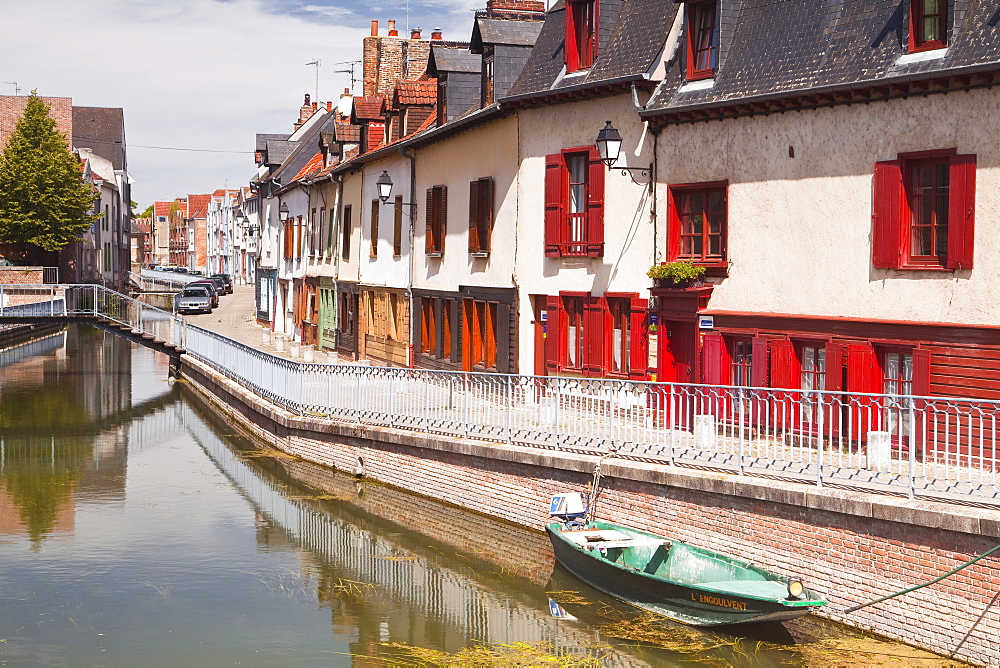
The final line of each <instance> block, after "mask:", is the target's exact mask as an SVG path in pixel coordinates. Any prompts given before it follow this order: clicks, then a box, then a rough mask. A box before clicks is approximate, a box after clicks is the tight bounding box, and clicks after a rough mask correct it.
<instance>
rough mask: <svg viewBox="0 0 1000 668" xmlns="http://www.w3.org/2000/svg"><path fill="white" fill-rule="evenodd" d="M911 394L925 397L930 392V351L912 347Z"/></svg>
mask: <svg viewBox="0 0 1000 668" xmlns="http://www.w3.org/2000/svg"><path fill="white" fill-rule="evenodd" d="M913 394H915V395H916V396H918V397H927V396H930V394H931V352H930V351H929V350H924V349H923V348H914V349H913Z"/></svg>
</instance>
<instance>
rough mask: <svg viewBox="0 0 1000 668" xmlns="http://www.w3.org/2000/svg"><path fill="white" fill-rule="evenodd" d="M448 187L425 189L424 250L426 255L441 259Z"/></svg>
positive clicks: (445, 230)
mask: <svg viewBox="0 0 1000 668" xmlns="http://www.w3.org/2000/svg"><path fill="white" fill-rule="evenodd" d="M447 214H448V187H447V186H434V187H433V188H428V189H427V212H426V216H427V233H426V236H425V238H424V248H425V252H426V253H427V255H430V256H432V257H441V254H442V253H444V238H445V234H446V233H447V229H448V226H447Z"/></svg>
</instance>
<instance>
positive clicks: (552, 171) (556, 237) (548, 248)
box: [545, 153, 566, 257]
mask: <svg viewBox="0 0 1000 668" xmlns="http://www.w3.org/2000/svg"><path fill="white" fill-rule="evenodd" d="M565 169H566V167H565V163H564V162H563V157H562V154H560V153H554V154H552V155H547V156H545V256H546V257H559V256H560V255H561V254H562V253H561V252H560V246H559V244H560V243H561V242H562V227H563V206H564V205H563V200H564V198H565V193H564V192H563V191H564V190H565V188H563V172H564V171H565Z"/></svg>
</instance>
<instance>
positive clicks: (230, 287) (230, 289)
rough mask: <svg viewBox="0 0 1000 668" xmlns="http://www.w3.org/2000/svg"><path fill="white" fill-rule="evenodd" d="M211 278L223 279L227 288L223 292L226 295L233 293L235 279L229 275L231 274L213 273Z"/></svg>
mask: <svg viewBox="0 0 1000 668" xmlns="http://www.w3.org/2000/svg"><path fill="white" fill-rule="evenodd" d="M209 278H218V279H221V280H222V282H223V283H225V290H224V292H223V294H226V295H231V294H233V279H232V278H231V277H230V276H229V274H212V275H211V276H209Z"/></svg>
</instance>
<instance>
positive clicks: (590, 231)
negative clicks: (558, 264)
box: [544, 146, 607, 257]
mask: <svg viewBox="0 0 1000 668" xmlns="http://www.w3.org/2000/svg"><path fill="white" fill-rule="evenodd" d="M576 156H581V157H582V156H586V161H587V162H586V169H585V173H586V182H585V183H584V184H583V185H584V197H583V201H584V217H583V218H582V221H583V226H582V235H581V236H582V237H583V238H582V239H579V240H575V239H573V238H572V233H571V229H572V227H573V223H572V221H571V219H570V216H571V215H580V214H578V213H577V214H571V213H570V211H569V209H570V187H571V181H570V168H569V161H570V160H571V159H573V158H574V157H576ZM606 169H607V168H606V166H605V164H604V162H603V161H602V160H601V158H600V154H599V153H598V152H597V148H596V147H594V146H577V147H572V148H565V149H563V150H562V151H560V152H559V153H553V154H550V155H547V156H545V182H544V190H545V256H546V257H603V256H604V174H605V171H606Z"/></svg>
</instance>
